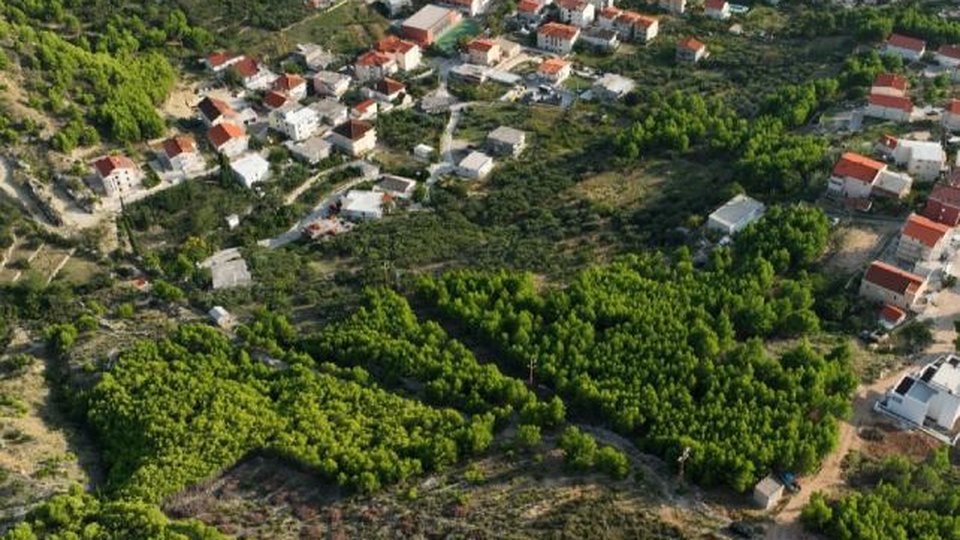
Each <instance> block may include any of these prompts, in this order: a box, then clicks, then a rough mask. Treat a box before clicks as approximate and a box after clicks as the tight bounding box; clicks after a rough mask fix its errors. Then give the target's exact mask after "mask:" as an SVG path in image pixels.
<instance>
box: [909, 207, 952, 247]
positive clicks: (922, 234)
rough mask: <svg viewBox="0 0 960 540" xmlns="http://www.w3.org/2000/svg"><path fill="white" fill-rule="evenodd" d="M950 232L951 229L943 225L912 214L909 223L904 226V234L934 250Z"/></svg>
mask: <svg viewBox="0 0 960 540" xmlns="http://www.w3.org/2000/svg"><path fill="white" fill-rule="evenodd" d="M949 232H950V227H948V226H946V225H944V224H943V223H937V222H936V221H933V220H931V219H928V218H925V217H923V216H918V215H917V214H910V217H909V218H907V222H906V223H905V224H904V225H903V232H902V234H903V235H904V236H908V237H910V238H914V239H916V240H917V241H918V242H920V243H921V244H923V245H925V246H927V247H931V248H932V247H933V246H936V245H937V243H939V242H940V240H942V239H943V237H944V236H946V235H947V233H949Z"/></svg>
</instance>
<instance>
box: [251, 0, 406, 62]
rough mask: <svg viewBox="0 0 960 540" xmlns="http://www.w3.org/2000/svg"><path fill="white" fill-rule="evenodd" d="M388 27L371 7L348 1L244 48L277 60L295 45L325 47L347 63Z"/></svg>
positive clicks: (383, 33) (257, 38) (261, 37)
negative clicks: (309, 43)
mask: <svg viewBox="0 0 960 540" xmlns="http://www.w3.org/2000/svg"><path fill="white" fill-rule="evenodd" d="M389 26H390V23H389V22H388V21H387V20H386V19H385V18H383V16H381V15H380V14H379V13H378V12H377V11H376V10H374V9H373V8H371V7H370V5H368V4H365V3H362V2H349V1H348V2H343V3H340V4H339V5H337V7H334V8H333V9H331V10H330V11H327V12H325V13H323V14H320V15H311V16H308V17H307V18H305V19H303V20H302V21H300V22H298V23H295V24H293V25H291V26H289V27H287V28H285V29H284V30H282V31H281V32H278V33H274V34H269V35H266V36H257V37H256V39H251V40H250V41H249V42H248V43H245V45H246V46H247V47H249V48H250V49H251V51H252V52H256V53H258V54H261V55H264V56H267V57H272V58H278V57H282V56H283V55H285V54H287V53H289V52H290V51H291V50H293V48H294V47H295V46H296V44H297V43H307V42H312V43H318V44H320V45H323V46H324V47H327V48H328V49H330V50H331V51H333V52H334V53H336V54H339V55H341V56H343V57H344V60H346V59H347V57H353V56H355V55H357V54H358V53H360V52H362V51H363V50H365V49H369V48H370V47H371V46H372V45H373V43H374V42H375V41H376V40H378V39H380V38H382V37H383V36H384V35H386V33H387V29H388V27H389ZM250 37H253V36H250ZM241 39H244V41H246V39H245V38H241Z"/></svg>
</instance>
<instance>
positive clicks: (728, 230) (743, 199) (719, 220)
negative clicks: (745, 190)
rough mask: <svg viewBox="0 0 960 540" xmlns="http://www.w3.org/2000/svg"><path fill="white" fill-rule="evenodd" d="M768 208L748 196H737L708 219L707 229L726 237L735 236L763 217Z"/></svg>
mask: <svg viewBox="0 0 960 540" xmlns="http://www.w3.org/2000/svg"><path fill="white" fill-rule="evenodd" d="M765 209H766V207H765V206H764V205H763V203H762V202H760V201H758V200H756V199H753V198H751V197H748V196H746V195H743V194H741V195H737V196H735V197H734V198H732V199H730V200H729V201H727V202H726V203H725V204H724V205H723V206H721V207H720V208H717V209H716V210H714V211H713V213H711V214H710V216H709V217H708V218H707V228H708V229H712V230H715V231H719V232H721V233H723V234H725V235H733V234H736V233H738V232H740V231H741V230H743V229H744V228H745V227H746V226H747V225H749V224H751V223H753V222H754V221H756V220H758V219H760V218H761V217H763V212H764V210H765Z"/></svg>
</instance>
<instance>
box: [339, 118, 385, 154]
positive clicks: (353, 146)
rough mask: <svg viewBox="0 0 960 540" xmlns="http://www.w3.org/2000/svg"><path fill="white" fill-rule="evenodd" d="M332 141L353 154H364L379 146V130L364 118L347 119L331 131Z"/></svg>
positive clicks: (347, 152) (344, 150)
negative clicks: (363, 119)
mask: <svg viewBox="0 0 960 540" xmlns="http://www.w3.org/2000/svg"><path fill="white" fill-rule="evenodd" d="M330 142H331V143H332V144H333V145H334V146H336V147H337V148H339V149H340V150H342V151H343V152H345V153H346V154H349V155H351V156H360V155H363V154H365V153H367V152H369V151H371V150H373V149H374V148H376V146H377V130H376V129H374V127H373V126H372V125H371V124H368V123H367V122H364V121H362V120H347V121H346V122H344V123H342V124H340V125H339V126H337V127H335V128H333V129H332V130H331V131H330Z"/></svg>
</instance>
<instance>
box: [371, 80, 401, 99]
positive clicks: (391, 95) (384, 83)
mask: <svg viewBox="0 0 960 540" xmlns="http://www.w3.org/2000/svg"><path fill="white" fill-rule="evenodd" d="M406 91H407V87H406V85H404V84H403V83H402V82H400V81H397V80H394V79H391V78H390V77H384V78H382V79H380V80H379V81H377V82H376V83H375V84H374V85H373V88H368V89H366V95H367V97H370V98H373V99H375V100H377V101H379V102H381V103H394V104H399V103H401V102H403V101H404V97H406V95H407V94H406Z"/></svg>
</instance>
